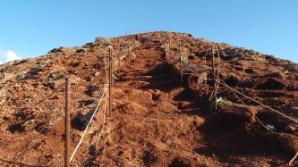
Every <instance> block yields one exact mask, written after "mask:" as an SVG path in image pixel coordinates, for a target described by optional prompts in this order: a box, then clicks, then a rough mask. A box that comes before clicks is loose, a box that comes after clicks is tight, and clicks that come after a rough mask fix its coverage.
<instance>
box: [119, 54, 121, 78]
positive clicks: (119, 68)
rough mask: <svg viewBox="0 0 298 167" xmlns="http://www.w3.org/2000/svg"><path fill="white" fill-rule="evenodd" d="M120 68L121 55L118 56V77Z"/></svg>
mask: <svg viewBox="0 0 298 167" xmlns="http://www.w3.org/2000/svg"><path fill="white" fill-rule="evenodd" d="M120 68H121V56H120V55H119V56H118V77H120Z"/></svg>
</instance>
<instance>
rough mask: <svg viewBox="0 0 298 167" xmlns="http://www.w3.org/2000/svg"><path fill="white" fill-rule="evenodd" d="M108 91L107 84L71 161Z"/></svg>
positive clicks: (72, 155)
mask: <svg viewBox="0 0 298 167" xmlns="http://www.w3.org/2000/svg"><path fill="white" fill-rule="evenodd" d="M106 92H107V88H106V86H105V87H104V90H103V94H102V96H101V97H100V99H99V101H98V103H97V106H96V108H95V110H94V112H93V114H92V116H91V118H90V120H89V122H88V124H87V126H86V128H85V130H84V132H83V134H82V136H81V139H80V141H79V143H78V144H77V146H76V147H75V149H74V151H73V153H72V154H71V157H70V160H69V161H70V162H71V161H72V159H73V158H74V156H75V154H76V152H77V151H78V149H79V147H80V145H81V144H82V142H83V139H84V137H85V135H86V133H87V130H88V128H89V126H90V123H91V121H92V120H93V118H94V116H95V114H96V112H97V111H98V109H99V106H100V104H101V102H102V100H103V98H104V96H105V94H106Z"/></svg>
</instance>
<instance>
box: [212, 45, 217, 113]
mask: <svg viewBox="0 0 298 167" xmlns="http://www.w3.org/2000/svg"><path fill="white" fill-rule="evenodd" d="M211 54H212V73H213V90H214V92H213V95H214V111H217V104H216V99H217V92H216V84H217V80H216V72H215V62H214V49H213V46H211Z"/></svg>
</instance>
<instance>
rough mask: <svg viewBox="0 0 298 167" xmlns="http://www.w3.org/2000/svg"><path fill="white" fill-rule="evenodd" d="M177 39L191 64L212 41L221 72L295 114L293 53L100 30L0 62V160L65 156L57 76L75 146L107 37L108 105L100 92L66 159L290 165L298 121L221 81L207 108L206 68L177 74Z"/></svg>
mask: <svg viewBox="0 0 298 167" xmlns="http://www.w3.org/2000/svg"><path fill="white" fill-rule="evenodd" d="M170 34H171V35H170ZM170 36H171V49H170V51H169V47H168V45H169V44H168V40H169V38H170ZM180 42H181V45H182V48H183V50H182V53H181V54H182V55H183V56H185V57H186V59H187V63H188V66H189V67H193V68H196V67H199V66H201V65H204V63H205V61H204V56H205V55H206V56H207V66H208V67H211V52H210V50H209V49H210V47H211V46H213V47H214V48H215V49H218V54H219V55H220V58H221V66H220V75H219V76H220V78H221V79H222V80H223V81H225V82H226V83H227V84H228V85H230V86H231V87H233V88H234V89H236V90H238V91H239V92H242V93H244V94H246V95H248V96H250V97H252V98H254V99H256V100H258V101H260V102H262V103H264V104H266V105H268V106H270V107H272V108H274V109H276V110H279V111H281V112H282V113H284V114H287V115H289V116H291V117H292V118H295V119H298V100H297V97H298V65H297V64H295V63H292V62H290V61H287V60H280V59H277V58H274V57H273V56H269V55H263V54H261V53H259V52H256V51H253V50H247V49H244V48H237V47H233V46H230V45H227V44H223V43H214V42H210V41H207V40H203V39H197V38H194V37H192V36H191V35H189V34H185V33H169V32H152V33H142V34H135V35H129V36H122V37H117V38H111V39H107V38H97V39H96V41H95V42H93V43H88V44H86V45H84V46H82V47H77V48H58V49H53V50H52V51H50V52H49V53H48V54H47V55H44V56H41V57H38V58H33V59H27V60H21V61H15V62H11V63H8V64H4V65H1V66H0V72H1V75H0V97H1V99H0V106H1V110H0V136H1V138H0V166H55V167H56V166H57V167H58V166H63V155H64V139H63V138H64V92H65V89H64V87H65V86H64V78H65V76H66V75H68V76H69V77H70V81H71V118H72V121H71V126H72V128H71V146H72V147H71V148H74V147H75V146H76V144H77V143H78V141H79V139H80V136H81V134H82V132H83V129H84V128H85V125H86V122H87V121H88V119H89V118H90V114H92V112H93V110H94V108H95V107H96V105H97V103H98V100H99V98H100V96H101V95H102V91H103V88H104V84H105V83H107V82H106V81H107V79H106V78H107V75H106V72H107V70H106V69H107V66H106V64H107V61H106V59H105V58H106V55H107V53H108V52H107V51H108V47H107V46H108V45H112V46H113V49H114V50H113V55H114V57H115V61H114V63H113V66H114V71H113V74H114V75H113V78H114V82H113V90H112V98H113V101H112V104H113V111H112V113H111V117H110V118H109V119H107V118H106V119H105V117H107V98H105V100H104V102H103V103H102V105H101V107H100V110H99V112H98V113H97V114H96V116H95V120H93V121H92V123H91V126H90V128H89V130H88V133H87V136H86V138H85V139H84V142H83V144H82V145H81V146H80V148H79V151H78V152H77V154H76V155H75V157H74V159H73V161H72V166H177V167H180V166H287V165H288V162H289V160H290V159H291V158H292V157H293V156H294V155H295V153H296V152H297V151H298V138H297V134H298V133H297V132H298V131H297V124H295V123H293V122H290V121H289V120H287V119H284V118H283V117H281V116H279V115H277V114H275V113H273V112H271V111H270V110H268V109H266V108H263V107H261V106H259V105H257V104H255V103H254V102H252V101H250V100H247V99H245V98H243V101H244V102H245V103H246V105H243V103H241V101H240V100H239V99H238V98H237V97H235V96H234V95H233V94H232V93H231V92H230V91H229V90H228V89H226V88H225V87H223V86H221V87H219V89H218V97H222V98H223V99H224V102H223V103H221V104H220V105H219V108H218V111H217V112H214V111H212V109H211V108H210V106H211V101H209V96H210V94H211V92H212V90H213V84H212V82H213V81H212V75H211V74H210V70H208V71H204V72H195V73H192V74H187V75H185V76H184V77H183V79H182V80H183V83H181V77H180V73H179V71H180V66H179V61H178V60H179V57H178V55H179V49H178V48H179V43H180ZM128 46H130V47H128ZM128 50H130V51H128ZM118 59H121V61H120V62H121V64H120V68H119V66H118V61H117V60H118ZM119 72H120V73H119ZM251 113H254V114H255V115H256V116H257V117H258V118H259V119H260V120H261V121H262V122H263V123H264V124H265V125H266V126H267V125H270V127H272V128H273V129H274V130H273V131H272V132H271V131H270V132H269V131H268V130H266V129H264V128H263V127H262V126H261V125H260V124H259V123H258V122H257V121H256V120H255V119H254V117H253V115H252V114H251ZM267 127H268V126H267ZM297 161H298V160H297ZM297 161H294V164H293V165H298V162H297Z"/></svg>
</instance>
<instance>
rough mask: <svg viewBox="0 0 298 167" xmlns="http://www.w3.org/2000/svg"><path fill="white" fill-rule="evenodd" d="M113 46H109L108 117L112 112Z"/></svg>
mask: <svg viewBox="0 0 298 167" xmlns="http://www.w3.org/2000/svg"><path fill="white" fill-rule="evenodd" d="M112 54H113V48H112V47H111V46H110V47H109V118H110V117H111V112H112V97H111V96H112V87H113V55H112Z"/></svg>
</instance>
